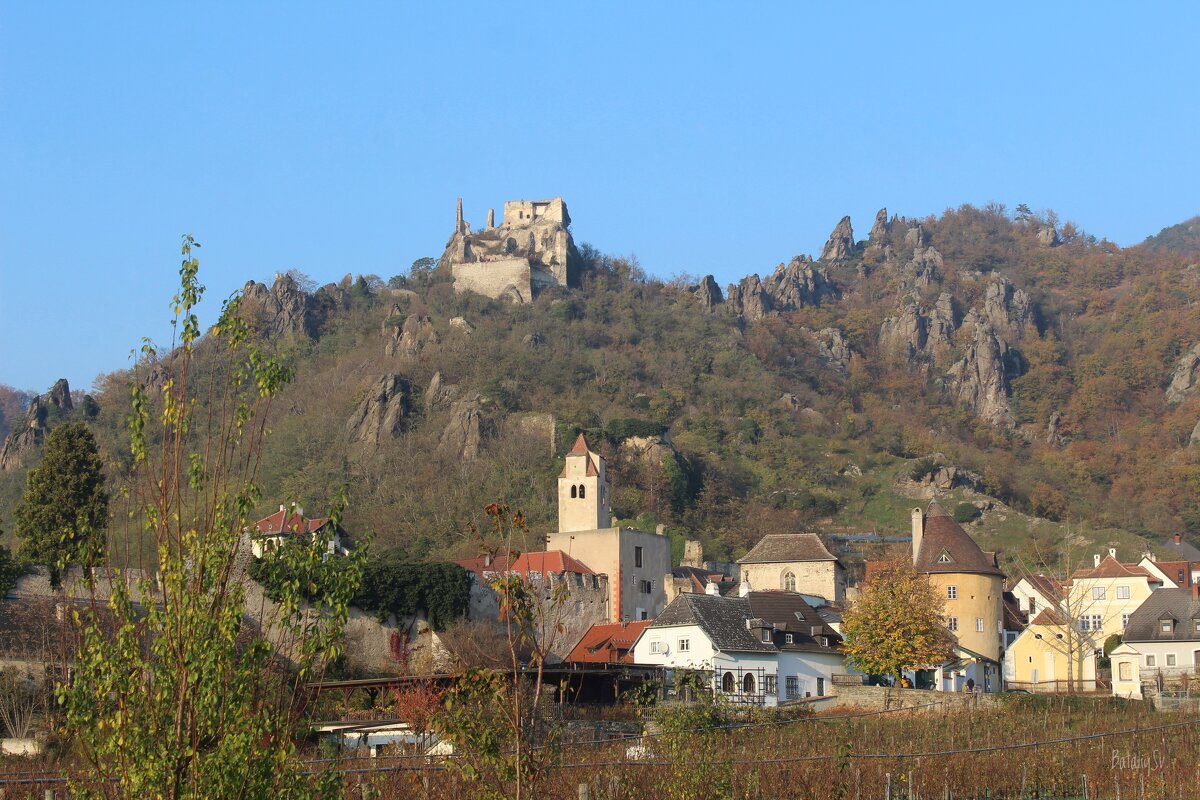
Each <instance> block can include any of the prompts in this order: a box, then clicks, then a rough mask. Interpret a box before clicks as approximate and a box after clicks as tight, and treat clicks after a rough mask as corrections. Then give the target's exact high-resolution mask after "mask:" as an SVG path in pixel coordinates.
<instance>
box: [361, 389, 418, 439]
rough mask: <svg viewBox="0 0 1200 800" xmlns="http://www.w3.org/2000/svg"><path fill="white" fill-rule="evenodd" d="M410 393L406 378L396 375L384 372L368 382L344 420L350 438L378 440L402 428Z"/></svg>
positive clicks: (401, 431)
mask: <svg viewBox="0 0 1200 800" xmlns="http://www.w3.org/2000/svg"><path fill="white" fill-rule="evenodd" d="M410 396H411V390H410V388H409V384H408V381H407V380H405V379H404V378H402V377H401V376H399V375H394V374H393V375H384V376H383V377H382V378H380V379H379V380H378V381H377V382H376V383H375V385H374V386H372V387H371V388H370V389H369V390H368V391H367V394H366V396H365V397H363V399H362V400H361V401H359V403H358V405H357V406H355V408H354V413H353V414H351V415H350V419H348V420H347V421H346V432H347V433H348V434H349V436H350V439H351V441H355V442H367V443H369V444H379V443H380V442H381V441H385V440H387V439H394V438H396V437H398V436H399V435H400V434H401V433H403V431H404V421H405V417H407V416H408V404H409V398H410Z"/></svg>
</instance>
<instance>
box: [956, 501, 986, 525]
mask: <svg viewBox="0 0 1200 800" xmlns="http://www.w3.org/2000/svg"><path fill="white" fill-rule="evenodd" d="M981 513H982V512H980V510H979V509H978V508H976V507H975V504H974V503H959V504H958V505H956V506H955V507H954V512H953V514H952V516H953V517H954V521H955V522H958V523H960V524H961V523H964V522H973V521H974V520H977V519H979V516H980V514H981Z"/></svg>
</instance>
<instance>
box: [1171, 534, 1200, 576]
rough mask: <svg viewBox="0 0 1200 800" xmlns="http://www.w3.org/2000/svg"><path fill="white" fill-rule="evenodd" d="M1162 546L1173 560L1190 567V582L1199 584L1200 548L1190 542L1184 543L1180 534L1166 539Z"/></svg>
mask: <svg viewBox="0 0 1200 800" xmlns="http://www.w3.org/2000/svg"><path fill="white" fill-rule="evenodd" d="M1163 546H1164V547H1165V548H1166V549H1167V550H1168V551H1169V552H1171V554H1172V555H1173V556H1174V560H1177V561H1186V562H1187V563H1188V565H1189V567H1190V572H1191V574H1190V577H1191V582H1192V583H1200V547H1196V545H1194V544H1192V543H1191V542H1185V541H1184V540H1183V534H1181V533H1177V534H1175V535H1174V536H1172V537H1171V538H1170V539H1167V541H1165V542H1163Z"/></svg>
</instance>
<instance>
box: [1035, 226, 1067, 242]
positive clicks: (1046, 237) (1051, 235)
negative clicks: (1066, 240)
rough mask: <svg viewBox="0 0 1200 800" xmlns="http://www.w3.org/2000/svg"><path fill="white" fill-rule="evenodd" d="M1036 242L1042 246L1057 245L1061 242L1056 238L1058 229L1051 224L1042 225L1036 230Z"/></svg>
mask: <svg viewBox="0 0 1200 800" xmlns="http://www.w3.org/2000/svg"><path fill="white" fill-rule="evenodd" d="M1037 243H1038V244H1040V245H1041V246H1042V247H1057V246H1058V245H1059V244H1061V243H1062V240H1061V239H1059V238H1058V229H1057V228H1055V227H1054V226H1053V225H1044V226H1043V227H1042V228H1041V229H1040V230H1039V231H1038V232H1037Z"/></svg>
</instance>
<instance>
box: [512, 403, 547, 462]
mask: <svg viewBox="0 0 1200 800" xmlns="http://www.w3.org/2000/svg"><path fill="white" fill-rule="evenodd" d="M554 423H555V419H554V415H553V414H550V413H547V412H545V411H525V412H522V413H520V414H510V415H509V416H508V417H507V418H506V419H505V420H504V432H505V433H506V434H511V435H516V436H524V437H527V438H529V439H532V440H533V441H535V442H545V444H546V447H547V448H549V453H550V455H554V434H555V430H554Z"/></svg>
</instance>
